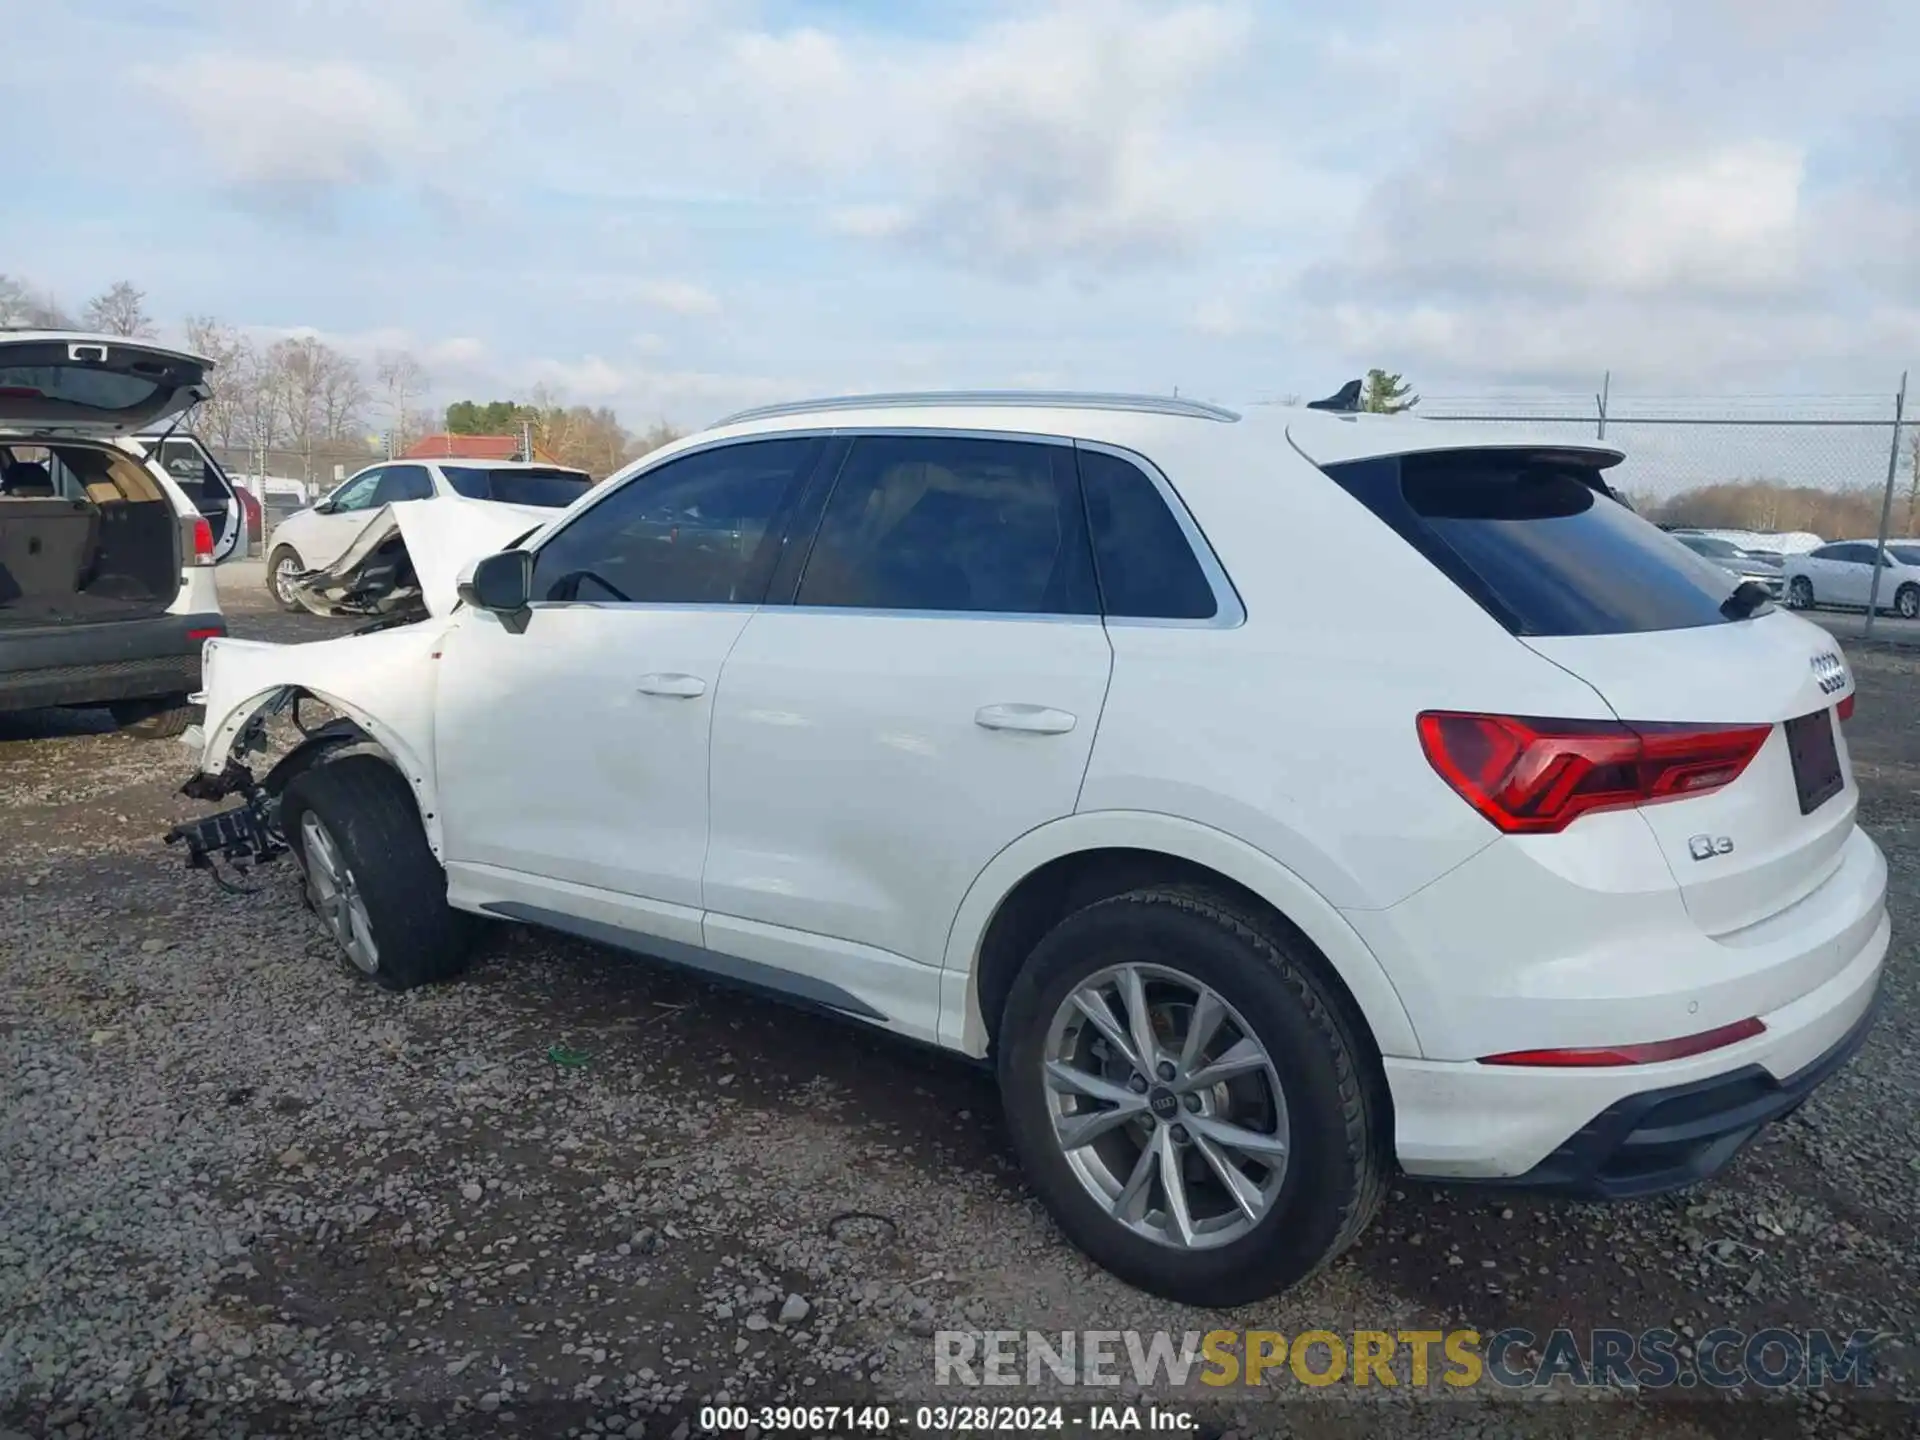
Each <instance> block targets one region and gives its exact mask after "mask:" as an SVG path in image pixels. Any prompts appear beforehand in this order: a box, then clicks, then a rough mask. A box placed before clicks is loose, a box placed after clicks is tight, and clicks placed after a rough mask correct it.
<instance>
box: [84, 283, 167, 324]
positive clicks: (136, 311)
mask: <svg viewBox="0 0 1920 1440" xmlns="http://www.w3.org/2000/svg"><path fill="white" fill-rule="evenodd" d="M80 320H81V323H82V324H84V325H85V326H86V327H87V329H89V330H94V331H98V332H99V333H100V334H102V335H127V336H146V335H151V334H153V320H152V318H151V317H150V316H149V315H148V314H147V296H146V292H145V291H144V290H140V289H138V288H136V287H135V285H134V283H133V282H132V281H131V280H116V281H114V282H113V284H111V285H110V286H108V287H107V288H106V289H105V290H103V291H101V292H100V293H99V294H98V295H96V296H94V297H93V299H91V300H89V301H88V302H87V306H86V309H84V310H82V311H81V312H80Z"/></svg>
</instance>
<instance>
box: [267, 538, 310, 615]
mask: <svg viewBox="0 0 1920 1440" xmlns="http://www.w3.org/2000/svg"><path fill="white" fill-rule="evenodd" d="M306 568H307V567H306V565H305V564H304V563H303V562H302V561H301V559H300V555H299V553H298V552H297V551H296V550H294V548H293V547H292V546H291V545H282V546H281V547H280V548H279V549H277V550H275V551H274V552H273V555H272V556H271V557H270V558H269V559H268V561H267V589H269V590H270V591H272V592H273V598H274V599H275V600H276V601H277V602H279V605H280V608H281V609H282V610H291V611H293V612H294V613H295V614H296V615H297V614H299V613H300V612H301V611H303V610H305V609H306V608H307V607H306V606H304V605H302V604H301V603H300V602H299V601H298V600H296V599H295V598H294V596H293V581H294V577H295V576H297V575H302V574H304V573H306Z"/></svg>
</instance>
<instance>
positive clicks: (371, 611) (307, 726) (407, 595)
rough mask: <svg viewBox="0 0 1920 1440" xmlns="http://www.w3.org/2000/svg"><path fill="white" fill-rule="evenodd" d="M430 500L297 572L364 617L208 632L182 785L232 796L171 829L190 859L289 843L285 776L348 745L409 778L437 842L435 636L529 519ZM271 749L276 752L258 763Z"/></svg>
mask: <svg viewBox="0 0 1920 1440" xmlns="http://www.w3.org/2000/svg"><path fill="white" fill-rule="evenodd" d="M430 508H431V511H432V512H433V513H431V514H428V513H425V512H427V511H428V510H429V507H426V506H421V505H412V504H398V505H392V506H389V507H387V509H386V510H384V511H382V512H381V513H380V514H379V515H377V516H376V517H375V518H374V519H373V520H372V521H371V522H369V524H368V526H367V529H366V531H365V532H364V533H363V534H362V535H361V537H360V539H359V540H357V541H356V542H355V543H354V544H353V546H352V547H351V548H350V549H349V550H348V551H347V553H346V554H345V555H344V556H343V557H342V558H341V559H340V560H339V561H338V562H336V563H335V564H334V565H332V566H330V567H328V568H327V569H326V570H324V571H319V572H313V573H311V574H309V575H306V576H302V577H301V581H300V584H299V587H298V590H297V593H298V594H299V596H300V598H301V602H302V603H303V604H305V605H306V606H307V608H308V609H310V610H312V611H314V613H316V614H321V615H333V616H349V615H364V616H369V617H372V619H371V623H369V624H367V625H365V626H363V627H361V628H360V629H358V630H355V631H353V632H351V633H349V634H346V635H342V636H339V637H337V638H335V639H331V640H315V641H308V642H305V643H302V644H277V643H272V642H268V641H260V640H237V639H230V638H222V639H217V640H210V641H208V642H207V644H206V646H205V649H204V651H203V656H202V689H201V692H200V693H199V694H198V695H196V696H194V700H195V702H196V703H197V704H200V705H202V706H204V720H203V721H202V723H201V725H199V726H198V727H196V728H194V729H192V730H189V731H188V732H187V734H186V735H185V736H184V737H183V743H185V744H186V745H187V746H188V747H189V749H191V750H193V751H194V752H195V753H196V756H197V762H198V764H197V771H196V773H195V774H194V776H193V777H192V778H191V779H190V780H188V781H187V783H186V784H185V785H183V786H182V787H181V791H180V793H181V794H183V795H186V796H188V797H190V798H192V799H197V800H209V801H218V800H228V799H234V798H238V799H239V801H240V803H239V804H238V805H236V806H234V807H233V808H231V809H228V810H224V811H221V812H219V813H218V814H214V815H209V816H206V817H204V818H202V819H199V820H194V821H189V822H187V823H186V824H183V825H179V826H176V827H174V828H173V829H172V830H171V831H169V832H168V833H167V835H166V837H165V838H166V843H167V844H169V845H181V846H183V847H184V848H185V851H186V856H187V863H188V865H189V866H190V867H192V868H195V869H206V870H212V871H213V872H214V875H215V878H216V879H221V880H222V883H223V884H227V883H229V882H228V881H226V880H225V879H224V878H223V877H222V876H221V873H220V868H219V865H218V864H217V863H216V862H225V863H226V864H227V865H228V866H230V867H231V868H232V869H233V870H234V871H236V872H239V873H242V874H244V873H245V872H247V871H249V870H251V869H252V868H253V867H254V866H256V865H259V864H261V863H264V862H266V861H269V860H273V859H276V858H278V856H280V855H282V854H284V853H285V852H286V848H287V847H286V840H285V837H284V836H283V835H282V834H281V831H280V828H279V825H278V817H277V809H278V805H279V800H280V797H281V795H282V794H283V793H284V792H285V790H286V787H287V785H288V784H289V783H290V782H291V781H292V780H293V778H294V777H295V776H296V775H298V774H300V773H302V772H303V771H305V770H307V769H309V768H310V767H311V766H313V765H315V764H317V763H320V762H321V761H323V760H327V759H331V758H336V757H338V756H340V755H343V754H347V753H362V754H374V755H378V756H379V757H380V758H382V759H383V760H385V761H386V763H387V764H389V765H391V766H392V767H393V769H394V770H395V771H397V772H398V773H399V774H400V775H401V776H402V777H403V778H404V779H405V780H406V781H407V783H408V785H409V786H410V787H411V789H412V790H413V793H414V798H415V799H416V801H417V802H418V803H419V806H420V814H421V820H422V823H423V824H424V826H425V828H426V833H427V840H428V843H429V844H430V845H431V846H432V848H433V852H434V854H435V855H438V854H439V853H440V824H439V819H438V811H439V807H438V805H437V804H436V803H435V800H434V777H433V770H432V765H431V757H432V752H433V697H434V688H435V687H434V668H433V667H434V664H435V662H436V661H438V659H439V658H440V637H441V636H442V635H443V634H444V633H445V631H446V627H447V625H448V623H449V621H450V619H451V618H452V615H453V613H454V611H455V610H456V609H457V608H458V606H459V605H460V603H461V599H460V586H461V582H462V579H463V577H464V575H465V574H466V572H467V571H468V570H470V569H471V567H472V565H473V563H474V562H475V561H477V560H478V559H479V558H481V557H482V556H485V555H488V554H492V553H494V552H496V551H499V550H502V549H510V548H512V547H513V546H514V545H515V544H517V543H519V542H520V541H522V540H524V539H525V538H526V537H527V535H528V534H529V533H530V532H529V531H528V529H527V520H526V517H525V516H524V515H522V514H518V513H516V512H511V511H505V510H503V509H499V508H496V507H480V506H473V507H450V506H439V505H436V506H433V507H430ZM316 711H317V712H321V713H320V715H319V716H316V715H315V713H314V712H316ZM276 750H284V753H283V754H281V755H280V756H279V758H278V759H276V760H272V761H271V764H270V768H268V769H267V770H266V772H265V774H264V775H260V774H258V773H257V771H258V767H259V765H260V763H261V762H262V761H263V760H269V759H271V757H272V756H273V753H274V752H275V751H276Z"/></svg>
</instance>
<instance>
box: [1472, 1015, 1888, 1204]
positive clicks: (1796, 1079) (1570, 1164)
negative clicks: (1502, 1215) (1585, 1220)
mask: <svg viewBox="0 0 1920 1440" xmlns="http://www.w3.org/2000/svg"><path fill="white" fill-rule="evenodd" d="M1879 1009H1880V998H1879V994H1878V992H1876V993H1875V995H1874V998H1873V1000H1872V1001H1871V1002H1870V1003H1869V1004H1868V1007H1867V1010H1866V1013H1865V1014H1863V1015H1862V1016H1861V1017H1860V1018H1859V1019H1858V1020H1856V1021H1855V1022H1854V1025H1853V1028H1852V1029H1851V1030H1849V1031H1848V1032H1847V1033H1846V1034H1845V1035H1843V1036H1841V1038H1840V1040H1839V1042H1838V1043H1837V1044H1835V1045H1834V1046H1833V1047H1832V1048H1831V1049H1829V1050H1827V1051H1826V1052H1825V1053H1824V1054H1822V1055H1821V1056H1820V1057H1819V1058H1818V1059H1816V1060H1814V1061H1813V1062H1812V1063H1811V1064H1809V1065H1807V1066H1805V1067H1803V1068H1802V1069H1800V1070H1797V1071H1795V1072H1794V1073H1793V1074H1792V1075H1789V1076H1787V1077H1786V1078H1785V1079H1780V1078H1777V1077H1775V1076H1774V1075H1772V1074H1771V1073H1770V1072H1768V1071H1767V1070H1766V1068H1765V1067H1763V1066H1760V1065H1746V1066H1743V1067H1742V1068H1740V1069H1738V1070H1733V1071H1729V1072H1728V1073H1726V1074H1725V1075H1716V1076H1714V1077H1713V1078H1712V1079H1710V1080H1695V1081H1693V1082H1691V1083H1689V1084H1685V1085H1670V1086H1668V1087H1666V1088H1665V1089H1662V1090H1644V1091H1641V1092H1639V1093H1638V1094H1635V1095H1629V1096H1628V1097H1627V1098H1626V1099H1624V1100H1616V1101H1615V1102H1614V1103H1613V1104H1611V1105H1609V1106H1608V1107H1607V1108H1606V1109H1605V1110H1602V1111H1601V1112H1600V1113H1599V1114H1598V1115H1596V1116H1595V1117H1594V1118H1593V1119H1592V1120H1590V1121H1589V1122H1588V1123H1587V1124H1585V1125H1584V1126H1582V1127H1581V1128H1580V1130H1579V1131H1578V1132H1577V1133H1575V1134H1574V1135H1573V1136H1572V1138H1570V1139H1569V1140H1567V1142H1566V1143H1565V1144H1563V1145H1562V1146H1560V1148H1559V1149H1557V1150H1555V1151H1554V1152H1553V1154H1551V1155H1549V1156H1548V1157H1547V1158H1546V1159H1545V1160H1542V1161H1541V1162H1540V1163H1539V1164H1538V1165H1536V1166H1534V1167H1533V1169H1531V1170H1529V1171H1527V1172H1526V1173H1525V1174H1524V1175H1518V1176H1515V1177H1514V1178H1513V1179H1511V1180H1505V1181H1500V1182H1496V1183H1500V1184H1503V1185H1511V1186H1515V1187H1519V1188H1524V1189H1529V1190H1546V1191H1553V1192H1556V1193H1559V1194H1564V1195H1570V1196H1574V1197H1577V1198H1581V1199H1590V1200H1627V1199H1632V1198H1634V1197H1636V1196H1642V1195H1658V1194H1661V1193H1664V1192H1666V1191H1669V1190H1678V1189H1681V1188H1683V1187H1685V1186H1688V1185H1693V1184H1697V1183H1698V1182H1700V1181H1702V1180H1706V1179H1708V1178H1710V1177H1711V1176H1713V1175H1715V1174H1717V1173H1718V1172H1719V1171H1720V1170H1721V1169H1722V1168H1724V1167H1725V1166H1726V1164H1727V1162H1728V1161H1730V1160H1732V1159H1733V1157H1734V1156H1735V1155H1736V1154H1738V1153H1739V1151H1740V1150H1741V1148H1742V1147H1743V1146H1745V1145H1746V1143H1747V1142H1748V1141H1749V1140H1751V1139H1753V1137H1754V1136H1755V1135H1757V1134H1759V1133H1760V1131H1761V1129H1762V1128H1763V1127H1765V1126H1767V1125H1770V1124H1772V1123H1773V1122H1774V1121H1776V1120H1781V1119H1784V1118H1785V1117H1786V1116H1788V1115H1791V1114H1792V1113H1793V1112H1794V1111H1795V1110H1797V1109H1799V1108H1800V1106H1801V1105H1802V1104H1803V1103H1805V1101H1806V1098H1807V1097H1808V1096H1809V1095H1811V1094H1812V1093H1813V1092H1814V1090H1815V1089H1816V1088H1817V1087H1818V1086H1820V1085H1821V1084H1823V1083H1825V1081H1826V1080H1827V1079H1828V1078H1829V1077H1831V1076H1832V1075H1834V1074H1835V1073H1836V1072H1838V1071H1839V1070H1840V1069H1841V1068H1842V1067H1843V1066H1844V1065H1845V1064H1846V1063H1847V1061H1848V1060H1850V1059H1852V1058H1853V1054H1854V1052H1855V1051H1856V1050H1858V1049H1859V1048H1860V1046H1861V1045H1862V1044H1863V1043H1864V1042H1865V1041H1866V1038H1867V1032H1868V1031H1870V1030H1871V1029H1872V1028H1873V1022H1874V1020H1875V1019H1876V1018H1877V1016H1878V1014H1879Z"/></svg>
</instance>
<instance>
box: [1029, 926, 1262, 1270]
mask: <svg viewBox="0 0 1920 1440" xmlns="http://www.w3.org/2000/svg"><path fill="white" fill-rule="evenodd" d="M1044 1073H1045V1084H1046V1088H1047V1100H1048V1109H1049V1111H1050V1114H1051V1117H1052V1121H1053V1133H1054V1139H1055V1141H1056V1142H1057V1143H1058V1145H1059V1147H1060V1150H1061V1153H1062V1154H1063V1155H1064V1156H1065V1158H1066V1161H1067V1164H1068V1166H1069V1167H1070V1168H1071V1169H1072V1171H1073V1173H1074V1175H1075V1176H1076V1177H1077V1178H1078V1179H1079V1181H1080V1183H1081V1184H1082V1185H1083V1186H1084V1187H1085V1188H1086V1190H1087V1193H1088V1194H1089V1195H1091V1196H1092V1197H1093V1199H1094V1201H1095V1203H1097V1204H1098V1205H1100V1206H1101V1207H1102V1208H1104V1209H1105V1210H1106V1212H1107V1213H1108V1214H1109V1215H1110V1216H1111V1217H1112V1218H1113V1219H1114V1220H1115V1221H1117V1222H1118V1223H1120V1224H1121V1225H1124V1226H1125V1227H1127V1229H1129V1230H1131V1231H1133V1232H1134V1233H1135V1234H1138V1235H1141V1236H1144V1237H1145V1238H1147V1239H1150V1240H1153V1241H1156V1242H1158V1243H1160V1244H1162V1245H1169V1246H1173V1247H1175V1248H1177V1249H1203V1248H1211V1247H1214V1246H1218V1245H1226V1244H1230V1243H1232V1242H1233V1241H1235V1240H1238V1239H1240V1238H1242V1237H1243V1236H1245V1235H1246V1234H1248V1233H1249V1232H1250V1231H1252V1230H1253V1229H1254V1228H1255V1227H1256V1226H1257V1225H1259V1223H1260V1221H1261V1220H1262V1219H1264V1218H1265V1216H1266V1214H1267V1212H1268V1211H1269V1210H1270V1209H1271V1208H1272V1206H1273V1203H1274V1200H1275V1198H1276V1197H1277V1196H1278V1195H1279V1193H1280V1187H1281V1184H1282V1182H1283V1181H1284V1180H1285V1179H1286V1174H1287V1149H1288V1146H1287V1102H1286V1096H1285V1093H1284V1091H1283V1090H1282V1089H1281V1085H1280V1077H1279V1075H1278V1073H1277V1072H1276V1071H1275V1069H1274V1065H1273V1061H1272V1060H1271V1059H1270V1058H1269V1057H1268V1055H1267V1051H1266V1048H1265V1047H1264V1046H1263V1045H1262V1044H1261V1043H1260V1041H1259V1039H1258V1038H1257V1037H1256V1036H1255V1035H1254V1033H1253V1029H1252V1027H1251V1026H1249V1025H1248V1024H1247V1022H1246V1021H1245V1020H1244V1019H1243V1018H1242V1017H1241V1015H1240V1013H1239V1012H1238V1011H1237V1010H1235V1009H1234V1008H1233V1006H1232V1005H1230V1004H1229V1003H1228V1002H1227V1001H1226V1000H1225V999H1224V998H1222V997H1221V996H1220V995H1219V994H1218V993H1217V992H1216V991H1214V990H1213V989H1211V988H1210V987H1208V986H1207V985H1206V984H1204V983H1203V982H1201V981H1199V980H1197V979H1195V978H1194V977H1193V976H1191V975H1188V974H1185V973H1183V972H1182V971H1180V970H1177V969H1175V968H1173V967H1171V966H1167V965H1146V964H1133V965H1118V966H1114V967H1112V968H1110V969H1107V970H1102V971H1100V972H1098V973H1096V974H1094V975H1091V976H1089V977H1088V978H1087V980H1086V981H1085V982H1084V983H1083V984H1081V985H1080V986H1079V988H1077V989H1075V990H1074V991H1073V992H1072V993H1071V994H1069V995H1068V996H1067V998H1066V1000H1065V1001H1064V1002H1063V1003H1062V1004H1061V1005H1060V1008H1059V1009H1058V1011H1057V1012H1056V1013H1055V1015H1054V1017H1053V1024H1052V1026H1051V1027H1050V1029H1049V1031H1048V1034H1047V1042H1046V1061H1045V1072H1044Z"/></svg>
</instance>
